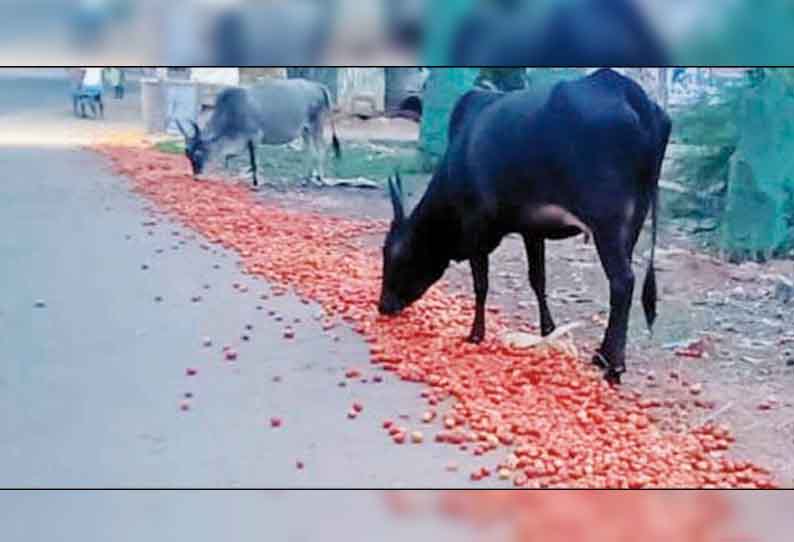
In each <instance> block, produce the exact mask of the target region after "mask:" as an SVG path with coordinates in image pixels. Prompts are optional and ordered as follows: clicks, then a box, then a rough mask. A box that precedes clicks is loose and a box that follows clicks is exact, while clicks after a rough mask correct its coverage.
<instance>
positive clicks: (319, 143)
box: [312, 119, 326, 184]
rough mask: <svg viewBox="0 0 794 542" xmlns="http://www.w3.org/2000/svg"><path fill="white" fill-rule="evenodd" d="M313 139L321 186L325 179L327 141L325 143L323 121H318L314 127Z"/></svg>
mask: <svg viewBox="0 0 794 542" xmlns="http://www.w3.org/2000/svg"><path fill="white" fill-rule="evenodd" d="M312 139H313V140H314V156H315V160H316V161H317V178H318V179H319V181H320V183H321V184H324V183H323V179H325V155H326V148H325V141H323V124H322V119H318V120H317V121H316V122H315V123H314V125H313V126H312Z"/></svg>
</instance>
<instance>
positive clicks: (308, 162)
mask: <svg viewBox="0 0 794 542" xmlns="http://www.w3.org/2000/svg"><path fill="white" fill-rule="evenodd" d="M303 167H304V168H305V169H306V170H307V174H306V181H307V182H309V183H311V182H312V180H314V145H313V143H312V137H311V132H310V131H309V128H308V127H305V128H304V129H303Z"/></svg>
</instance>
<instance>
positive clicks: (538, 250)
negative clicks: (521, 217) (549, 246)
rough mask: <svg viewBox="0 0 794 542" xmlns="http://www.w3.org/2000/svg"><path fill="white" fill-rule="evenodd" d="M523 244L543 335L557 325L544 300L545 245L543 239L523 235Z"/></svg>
mask: <svg viewBox="0 0 794 542" xmlns="http://www.w3.org/2000/svg"><path fill="white" fill-rule="evenodd" d="M524 246H525V247H526V250H527V264H528V267H529V284H530V285H531V286H532V290H533V291H534V292H535V296H536V297H537V298H538V306H539V308H540V334H541V335H543V336H544V337H545V336H547V335H549V334H550V333H551V332H552V331H554V328H555V327H557V326H555V325H554V320H553V319H552V317H551V312H550V311H549V305H548V303H547V302H546V245H545V241H544V240H543V239H538V238H533V237H530V236H527V235H525V236H524Z"/></svg>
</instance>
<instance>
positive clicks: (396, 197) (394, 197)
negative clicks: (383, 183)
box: [389, 177, 405, 224]
mask: <svg viewBox="0 0 794 542" xmlns="http://www.w3.org/2000/svg"><path fill="white" fill-rule="evenodd" d="M389 195H390V196H391V205H392V208H393V209H394V222H396V223H398V224H399V223H400V222H402V221H403V219H404V218H405V211H404V210H403V202H402V198H401V197H400V194H399V193H398V192H397V187H396V186H395V185H394V181H393V180H392V178H391V177H389Z"/></svg>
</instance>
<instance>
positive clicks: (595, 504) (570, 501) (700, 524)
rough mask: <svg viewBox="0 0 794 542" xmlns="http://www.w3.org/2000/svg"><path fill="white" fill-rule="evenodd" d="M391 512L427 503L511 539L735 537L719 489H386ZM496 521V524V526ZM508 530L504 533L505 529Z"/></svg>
mask: <svg viewBox="0 0 794 542" xmlns="http://www.w3.org/2000/svg"><path fill="white" fill-rule="evenodd" d="M384 497H385V500H386V504H387V505H388V506H389V509H390V510H391V511H392V513H393V514H395V515H400V516H403V517H406V516H407V517H408V518H411V517H415V516H418V515H419V514H421V513H423V512H426V511H428V510H430V511H433V513H438V512H439V511H440V512H441V513H442V514H443V515H444V517H448V518H451V519H453V520H455V521H458V522H461V523H463V524H465V525H471V526H475V527H478V528H481V532H482V533H483V535H484V536H483V538H482V539H483V540H487V539H488V538H487V537H486V536H485V535H487V534H489V533H491V532H494V531H489V530H488V528H489V527H494V528H495V529H497V530H496V532H498V533H499V534H500V535H501V536H498V537H493V538H495V539H498V540H513V541H515V542H569V541H572V540H575V541H576V542H612V541H615V540H631V541H634V540H642V541H643V542H652V541H653V542H669V541H672V540H675V541H677V542H726V541H728V540H731V541H736V542H739V541H745V542H751V541H753V540H757V539H756V538H754V537H751V536H746V535H744V536H740V535H738V534H737V532H736V530H735V526H734V525H733V523H734V522H733V520H734V518H735V511H734V510H733V507H732V506H731V502H730V501H729V498H728V497H727V496H726V495H725V494H723V493H721V492H660V491H632V492H624V491H600V492H597V493H596V492H590V491H555V492H553V493H549V492H545V491H442V492H438V493H436V492H434V493H431V494H428V493H427V492H397V493H394V492H389V493H386V494H384ZM499 528H501V530H498V529H499ZM505 534H506V535H507V537H505V536H504V535H505Z"/></svg>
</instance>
